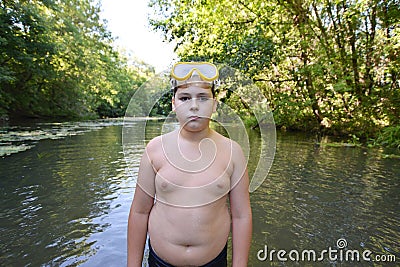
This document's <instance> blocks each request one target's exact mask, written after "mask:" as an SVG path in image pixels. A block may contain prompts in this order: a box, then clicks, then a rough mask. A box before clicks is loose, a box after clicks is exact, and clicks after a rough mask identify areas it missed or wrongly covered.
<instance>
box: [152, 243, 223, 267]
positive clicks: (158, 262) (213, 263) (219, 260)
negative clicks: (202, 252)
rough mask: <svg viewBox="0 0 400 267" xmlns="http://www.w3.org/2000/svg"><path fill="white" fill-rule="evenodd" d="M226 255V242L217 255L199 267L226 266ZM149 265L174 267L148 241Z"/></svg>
mask: <svg viewBox="0 0 400 267" xmlns="http://www.w3.org/2000/svg"><path fill="white" fill-rule="evenodd" d="M227 255H228V244H226V245H225V247H224V249H223V250H222V251H221V253H219V255H218V256H217V257H216V258H215V259H213V260H212V261H210V262H209V263H207V264H205V265H202V266H201V267H226V266H228V261H227ZM147 263H148V265H149V267H174V265H171V264H169V263H168V262H166V261H164V260H163V259H161V258H160V257H158V256H157V254H156V253H155V252H154V250H153V248H152V247H151V244H150V242H149V258H148V260H147Z"/></svg>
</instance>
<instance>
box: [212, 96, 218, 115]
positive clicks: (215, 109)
mask: <svg viewBox="0 0 400 267" xmlns="http://www.w3.org/2000/svg"><path fill="white" fill-rule="evenodd" d="M213 101H214V105H213V113H215V112H217V107H218V102H217V100H216V99H215V98H213Z"/></svg>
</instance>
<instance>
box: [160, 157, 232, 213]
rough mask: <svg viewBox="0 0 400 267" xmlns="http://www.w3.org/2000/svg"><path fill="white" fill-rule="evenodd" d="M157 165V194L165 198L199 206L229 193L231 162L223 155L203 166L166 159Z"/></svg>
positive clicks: (176, 202) (179, 203) (186, 204)
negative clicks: (187, 164)
mask: <svg viewBox="0 0 400 267" xmlns="http://www.w3.org/2000/svg"><path fill="white" fill-rule="evenodd" d="M156 165H159V166H158V167H159V168H157V169H156V178H155V187H156V195H157V198H158V199H161V200H163V201H166V202H169V203H174V205H182V206H190V205H193V206H194V205H196V206H197V205H201V204H207V203H210V202H212V201H215V200H217V199H219V198H221V197H223V196H224V195H226V194H227V193H229V190H230V186H231V181H230V177H231V174H232V166H231V165H230V164H229V163H228V162H227V161H226V160H225V159H224V158H220V159H215V160H214V161H213V162H212V163H211V164H209V165H208V166H207V167H206V168H203V169H196V168H195V167H196V166H194V167H192V168H189V169H185V168H182V166H176V165H175V164H173V162H171V161H168V160H166V159H164V161H163V162H159V163H158V164H156Z"/></svg>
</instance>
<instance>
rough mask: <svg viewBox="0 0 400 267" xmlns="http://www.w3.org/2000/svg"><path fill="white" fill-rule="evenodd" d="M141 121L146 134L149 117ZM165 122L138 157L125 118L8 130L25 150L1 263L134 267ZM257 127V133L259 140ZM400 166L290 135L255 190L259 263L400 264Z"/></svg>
mask: <svg viewBox="0 0 400 267" xmlns="http://www.w3.org/2000/svg"><path fill="white" fill-rule="evenodd" d="M129 127H132V128H133V131H135V129H138V131H140V130H141V129H143V127H144V122H143V121H137V122H135V121H133V122H131V123H130V126H129ZM135 127H136V128H135ZM161 127H162V123H161V122H158V121H152V122H151V123H147V126H146V135H145V140H140V138H137V139H135V138H133V139H132V140H133V141H132V140H131V143H130V148H129V153H128V154H127V153H126V151H125V153H124V151H123V148H122V128H123V123H122V122H121V121H111V122H104V121H102V122H91V123H87V124H78V123H71V124H67V125H59V124H44V125H35V127H32V126H29V127H24V128H18V127H14V128H12V127H8V128H7V129H3V131H2V140H1V143H2V145H7V144H8V145H9V147H14V148H15V147H18V146H21V145H24V148H23V149H20V150H21V151H20V152H18V151H19V149H14V150H13V149H8V150H4V149H3V151H13V152H15V153H11V152H4V153H3V156H2V157H1V158H0V170H1V173H0V195H1V198H0V213H1V217H0V247H1V254H0V266H125V264H126V225H127V217H128V212H129V208H130V204H131V200H132V197H133V192H134V189H135V181H136V174H137V171H138V165H139V160H140V156H141V154H142V152H143V149H144V145H145V142H146V141H148V140H150V139H151V138H153V137H154V136H156V135H158V134H159V133H160V129H161ZM256 133H257V132H256V130H249V137H250V143H251V144H250V145H252V146H253V147H256V146H257V144H258V143H259V142H260V140H259V136H258V135H257V134H256ZM24 136H25V138H23V137H24ZM32 136H36V137H35V138H32ZM13 138H14V139H13ZM132 142H133V143H132ZM22 150H25V151H22ZM127 155H128V156H129V159H128V160H127V158H126V156H127ZM127 162H129V164H128V163H127ZM399 163H400V161H399V159H396V158H386V157H384V153H383V151H382V150H379V149H367V148H362V147H330V146H320V145H317V144H316V143H315V140H314V136H312V135H305V134H299V133H278V135H277V142H276V154H275V159H274V162H273V165H272V167H271V169H270V172H269V174H268V177H267V178H266V180H265V181H264V183H263V184H262V185H261V186H260V187H259V188H258V189H257V190H256V191H255V192H253V193H251V204H252V210H253V239H252V246H251V251H250V260H249V266H373V265H376V266H380V265H382V266H383V265H384V266H395V265H396V263H394V262H393V261H394V257H395V258H396V260H397V264H398V262H399V261H400V224H399V222H400V164H399ZM254 165H255V164H254V161H250V162H249V173H250V174H251V173H252V172H253V171H254V168H255V166H254ZM279 250H280V251H281V252H279V253H278V251H279ZM229 251H231V246H229ZM349 251H350V253H346V252H349ZM314 252H315V257H314V255H313V253H314ZM369 252H371V253H369ZM351 255H353V256H354V257H355V256H357V255H358V256H359V257H360V259H359V260H357V258H354V259H353V260H351V259H350V256H351ZM363 256H364V257H365V258H363ZM368 259H371V260H375V262H374V263H373V262H368V261H367V260H368ZM229 260H230V257H229ZM377 260H381V262H377ZM382 260H385V261H386V262H385V263H382ZM387 262H389V263H387Z"/></svg>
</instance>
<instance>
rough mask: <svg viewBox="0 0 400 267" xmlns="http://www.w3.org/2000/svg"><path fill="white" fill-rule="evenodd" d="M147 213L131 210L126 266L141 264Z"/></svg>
mask: <svg viewBox="0 0 400 267" xmlns="http://www.w3.org/2000/svg"><path fill="white" fill-rule="evenodd" d="M148 219H149V215H148V214H142V213H135V212H132V213H131V214H130V215H129V220H128V264H127V266H128V267H140V266H142V260H143V252H144V246H145V243H146V237H147V223H148Z"/></svg>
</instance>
